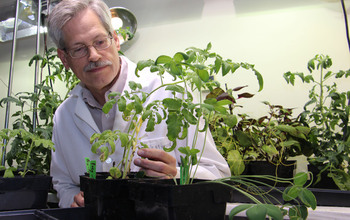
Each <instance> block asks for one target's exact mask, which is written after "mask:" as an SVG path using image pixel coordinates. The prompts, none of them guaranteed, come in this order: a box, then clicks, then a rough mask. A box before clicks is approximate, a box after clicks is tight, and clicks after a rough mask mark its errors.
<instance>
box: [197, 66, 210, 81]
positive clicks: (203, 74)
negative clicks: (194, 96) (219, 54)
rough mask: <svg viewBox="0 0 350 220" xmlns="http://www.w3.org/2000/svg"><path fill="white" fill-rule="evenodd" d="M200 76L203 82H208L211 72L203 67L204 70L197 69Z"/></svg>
mask: <svg viewBox="0 0 350 220" xmlns="http://www.w3.org/2000/svg"><path fill="white" fill-rule="evenodd" d="M196 72H197V74H198V76H199V78H200V79H201V80H202V81H203V82H208V81H209V73H208V71H207V70H205V69H203V70H200V69H199V70H197V71H196Z"/></svg>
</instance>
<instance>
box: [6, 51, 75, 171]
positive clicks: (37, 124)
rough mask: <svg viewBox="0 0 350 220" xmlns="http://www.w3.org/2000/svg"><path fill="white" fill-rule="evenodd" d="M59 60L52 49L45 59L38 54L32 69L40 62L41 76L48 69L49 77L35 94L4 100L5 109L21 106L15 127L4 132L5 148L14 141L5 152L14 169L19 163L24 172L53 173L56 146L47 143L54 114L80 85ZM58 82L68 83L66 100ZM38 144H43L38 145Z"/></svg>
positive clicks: (18, 94) (15, 114)
mask: <svg viewBox="0 0 350 220" xmlns="http://www.w3.org/2000/svg"><path fill="white" fill-rule="evenodd" d="M56 59H57V54H56V53H55V49H54V48H51V49H49V50H48V51H47V52H46V54H45V56H44V57H43V56H41V55H35V56H34V57H33V58H32V59H31V60H30V62H29V66H31V65H32V64H33V63H34V62H35V61H37V62H39V61H40V62H41V63H40V68H41V77H43V76H42V75H43V70H44V69H45V68H46V67H47V68H48V71H49V75H48V76H46V77H45V78H44V80H43V81H42V82H40V83H39V84H37V85H35V90H34V91H33V92H19V93H17V94H16V95H14V96H9V97H5V98H3V99H1V100H0V106H2V107H3V105H4V104H6V103H8V102H10V103H13V104H15V105H16V106H17V107H18V110H17V111H16V112H15V113H14V114H13V115H12V116H11V117H12V118H13V119H14V121H13V124H12V126H13V128H12V129H4V130H3V132H2V133H3V135H5V136H4V137H3V139H2V140H3V143H2V145H3V146H5V145H6V146H7V145H8V144H9V140H8V139H12V141H11V149H10V150H9V151H8V152H2V154H4V153H6V159H5V160H6V162H7V164H8V165H9V166H10V167H12V166H13V164H14V162H15V163H16V164H17V166H18V167H19V168H21V169H23V168H24V167H25V169H27V168H28V169H30V170H35V172H36V173H37V174H48V173H49V170H50V161H51V149H52V147H48V143H46V142H45V141H44V140H47V141H51V138H52V127H53V115H54V112H55V111H56V109H57V107H58V106H59V105H60V104H61V103H62V102H63V100H64V99H65V98H66V97H67V96H68V92H69V91H70V90H71V89H72V88H73V87H74V86H75V85H76V84H77V83H78V82H79V81H78V80H77V78H76V77H75V75H74V74H73V73H72V72H70V71H68V70H65V69H64V67H63V65H62V64H61V63H60V62H58V61H57V60H56ZM52 69H53V72H52V74H51V70H52ZM56 80H59V81H62V82H64V84H65V86H66V88H67V90H68V91H67V93H66V94H65V96H64V98H61V96H60V95H59V94H58V93H57V92H55V90H54V83H55V81H56ZM33 115H35V116H36V117H33ZM33 118H34V119H33ZM6 135H7V136H6ZM38 143H43V144H42V145H37V144H38ZM33 144H34V145H33ZM1 159H2V158H1ZM1 164H3V163H1Z"/></svg>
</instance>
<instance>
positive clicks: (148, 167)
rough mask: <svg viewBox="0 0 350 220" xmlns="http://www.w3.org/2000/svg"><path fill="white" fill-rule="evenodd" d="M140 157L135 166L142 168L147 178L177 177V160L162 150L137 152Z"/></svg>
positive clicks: (135, 161)
mask: <svg viewBox="0 0 350 220" xmlns="http://www.w3.org/2000/svg"><path fill="white" fill-rule="evenodd" d="M137 154H138V155H139V156H140V157H144V158H147V159H142V158H136V159H135V160H134V163H135V165H137V166H139V167H141V170H143V171H145V172H146V175H147V176H152V177H155V176H158V177H163V178H173V177H174V176H176V173H177V169H176V159H175V158H174V157H172V156H171V155H170V154H168V153H167V152H165V151H163V150H160V149H152V148H143V149H140V150H138V151H137Z"/></svg>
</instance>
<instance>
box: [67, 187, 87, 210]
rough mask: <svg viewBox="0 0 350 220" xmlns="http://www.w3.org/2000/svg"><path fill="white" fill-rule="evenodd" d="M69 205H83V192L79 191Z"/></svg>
mask: <svg viewBox="0 0 350 220" xmlns="http://www.w3.org/2000/svg"><path fill="white" fill-rule="evenodd" d="M70 207H72V208H73V207H84V192H82V191H80V192H79V193H78V194H76V195H75V196H74V201H73V203H72V204H71V205H70Z"/></svg>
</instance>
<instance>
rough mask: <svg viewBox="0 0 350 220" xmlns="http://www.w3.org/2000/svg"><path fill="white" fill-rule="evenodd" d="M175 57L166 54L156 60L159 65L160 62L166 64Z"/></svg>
mask: <svg viewBox="0 0 350 220" xmlns="http://www.w3.org/2000/svg"><path fill="white" fill-rule="evenodd" d="M172 61H173V59H172V58H171V57H169V56H166V55H161V56H159V57H158V58H157V59H156V62H155V64H156V65H158V64H166V63H170V62H172Z"/></svg>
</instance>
